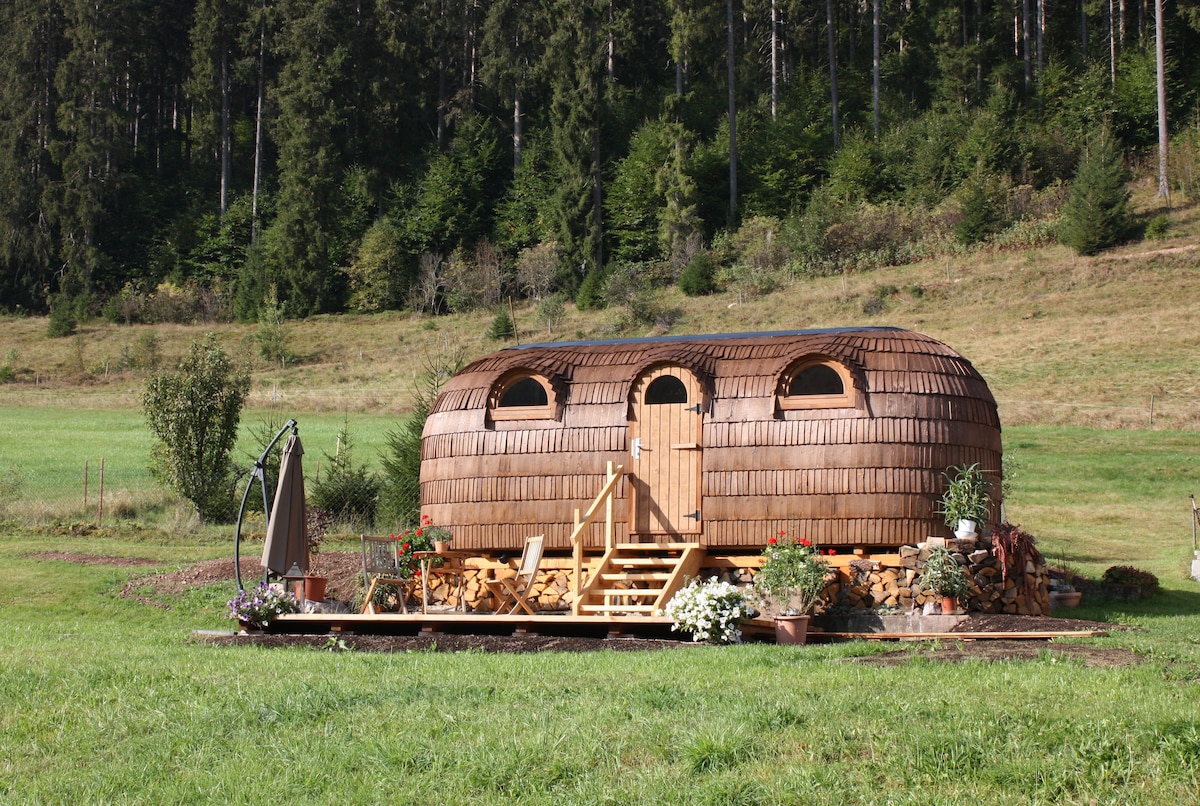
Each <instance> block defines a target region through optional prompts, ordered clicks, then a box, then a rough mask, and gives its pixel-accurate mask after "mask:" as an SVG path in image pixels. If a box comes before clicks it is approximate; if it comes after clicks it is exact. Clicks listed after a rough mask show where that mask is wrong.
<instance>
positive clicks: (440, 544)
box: [433, 540, 450, 554]
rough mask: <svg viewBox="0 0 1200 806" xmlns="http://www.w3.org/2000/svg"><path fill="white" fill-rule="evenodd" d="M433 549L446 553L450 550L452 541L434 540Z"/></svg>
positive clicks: (439, 552)
mask: <svg viewBox="0 0 1200 806" xmlns="http://www.w3.org/2000/svg"><path fill="white" fill-rule="evenodd" d="M433 550H434V551H436V552H437V553H438V554H445V553H446V552H447V551H449V550H450V541H448V540H435V541H433Z"/></svg>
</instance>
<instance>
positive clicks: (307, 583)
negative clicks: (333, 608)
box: [304, 576, 329, 602]
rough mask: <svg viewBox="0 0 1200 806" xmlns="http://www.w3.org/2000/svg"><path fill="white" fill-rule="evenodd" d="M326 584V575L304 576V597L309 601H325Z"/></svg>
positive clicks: (327, 582)
mask: <svg viewBox="0 0 1200 806" xmlns="http://www.w3.org/2000/svg"><path fill="white" fill-rule="evenodd" d="M328 584H329V579H328V577H310V576H306V577H305V578H304V598H305V599H308V600H309V601H310V602H323V601H325V587H326V585H328Z"/></svg>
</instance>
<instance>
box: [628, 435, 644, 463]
mask: <svg viewBox="0 0 1200 806" xmlns="http://www.w3.org/2000/svg"><path fill="white" fill-rule="evenodd" d="M629 452H630V453H631V454H632V455H633V458H634V459H641V458H642V438H641V437H634V438H633V444H631V445H630V446H629Z"/></svg>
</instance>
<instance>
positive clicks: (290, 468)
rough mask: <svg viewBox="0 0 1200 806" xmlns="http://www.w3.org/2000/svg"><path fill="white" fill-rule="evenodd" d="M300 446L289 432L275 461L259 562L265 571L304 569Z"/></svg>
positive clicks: (305, 535) (305, 534)
mask: <svg viewBox="0 0 1200 806" xmlns="http://www.w3.org/2000/svg"><path fill="white" fill-rule="evenodd" d="M303 455H304V448H303V446H301V444H300V437H299V436H298V435H296V434H292V435H291V436H290V437H288V440H287V442H286V443H284V446H283V460H282V461H281V462H280V463H279V485H278V486H277V487H276V488H275V503H274V504H272V505H271V519H270V520H269V521H268V522H267V538H266V542H265V543H264V544H263V553H262V564H263V568H265V569H267V573H268V574H271V573H275V574H277V575H279V576H283V575H284V574H286V573H287V572H288V571H289V570H290V569H291V567H292V566H293V565H295V566H296V567H298V568H299V569H300V570H301V571H307V570H308V530H307V528H306V524H305V522H304V472H303V470H302V468H301V461H300V457H302V456H303Z"/></svg>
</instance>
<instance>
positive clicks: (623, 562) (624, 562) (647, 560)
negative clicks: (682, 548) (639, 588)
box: [609, 557, 679, 568]
mask: <svg viewBox="0 0 1200 806" xmlns="http://www.w3.org/2000/svg"><path fill="white" fill-rule="evenodd" d="M678 559H679V558H678V557H671V558H667V559H663V558H661V557H612V558H610V559H609V564H610V565H619V566H628V567H630V568H632V567H634V566H641V567H642V568H646V567H654V566H659V567H672V568H673V567H674V566H676V565H678V563H677V562H676V560H678Z"/></svg>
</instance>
